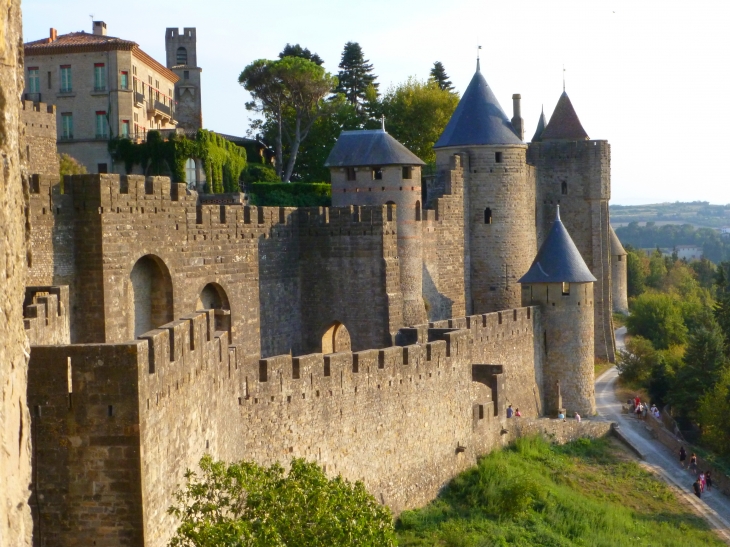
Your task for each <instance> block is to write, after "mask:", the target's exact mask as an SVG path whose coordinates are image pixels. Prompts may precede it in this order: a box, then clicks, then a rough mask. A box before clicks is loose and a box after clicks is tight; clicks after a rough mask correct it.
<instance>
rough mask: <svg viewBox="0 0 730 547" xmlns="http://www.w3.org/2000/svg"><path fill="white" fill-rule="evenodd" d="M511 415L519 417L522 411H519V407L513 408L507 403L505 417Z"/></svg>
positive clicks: (510, 416)
mask: <svg viewBox="0 0 730 547" xmlns="http://www.w3.org/2000/svg"><path fill="white" fill-rule="evenodd" d="M513 416H514V417H515V418H521V417H522V413H521V412H520V409H519V408H518V409H513V408H512V405H509V406H508V407H507V417H508V418H512V417H513Z"/></svg>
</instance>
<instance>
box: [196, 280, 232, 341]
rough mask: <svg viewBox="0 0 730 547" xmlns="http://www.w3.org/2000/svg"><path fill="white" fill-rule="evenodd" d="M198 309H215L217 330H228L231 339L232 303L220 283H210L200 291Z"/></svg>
mask: <svg viewBox="0 0 730 547" xmlns="http://www.w3.org/2000/svg"><path fill="white" fill-rule="evenodd" d="M195 309H196V310H213V312H214V313H215V330H216V331H226V332H228V340H231V339H232V338H231V305H230V303H229V301H228V295H227V294H226V291H225V290H223V287H221V286H220V285H219V284H218V283H208V284H207V285H206V286H205V287H203V290H202V291H200V295H199V296H198V301H197V303H196V307H195Z"/></svg>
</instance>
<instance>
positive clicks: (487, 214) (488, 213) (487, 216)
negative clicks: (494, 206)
mask: <svg viewBox="0 0 730 547" xmlns="http://www.w3.org/2000/svg"><path fill="white" fill-rule="evenodd" d="M491 223H492V210H491V209H490V208H489V207H487V208H486V209H484V224H491Z"/></svg>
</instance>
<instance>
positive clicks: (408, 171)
mask: <svg viewBox="0 0 730 547" xmlns="http://www.w3.org/2000/svg"><path fill="white" fill-rule="evenodd" d="M412 169H413V168H412V167H403V180H411V178H412V175H411V173H412Z"/></svg>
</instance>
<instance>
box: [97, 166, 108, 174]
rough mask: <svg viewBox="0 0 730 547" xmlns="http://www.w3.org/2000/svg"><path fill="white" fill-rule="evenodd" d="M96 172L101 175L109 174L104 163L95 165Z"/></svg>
mask: <svg viewBox="0 0 730 547" xmlns="http://www.w3.org/2000/svg"><path fill="white" fill-rule="evenodd" d="M96 170H97V171H98V172H99V173H100V174H103V173H108V172H109V169H108V167H107V165H106V163H97V164H96Z"/></svg>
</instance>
